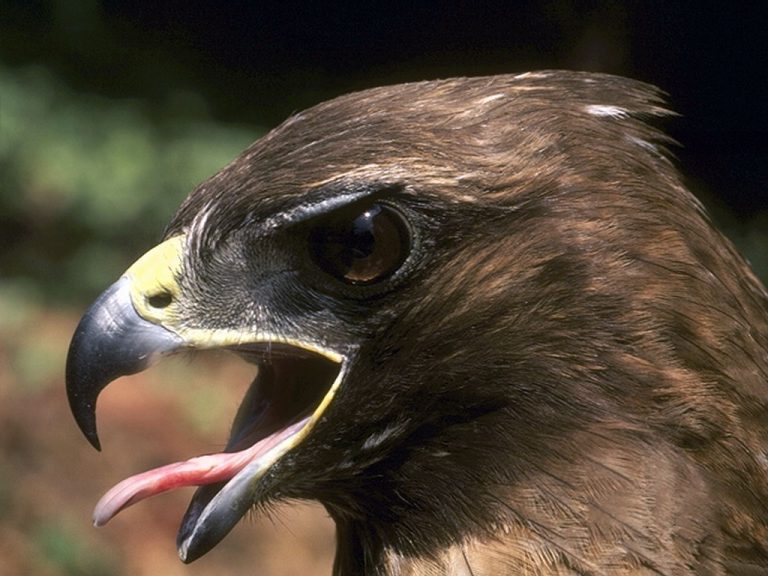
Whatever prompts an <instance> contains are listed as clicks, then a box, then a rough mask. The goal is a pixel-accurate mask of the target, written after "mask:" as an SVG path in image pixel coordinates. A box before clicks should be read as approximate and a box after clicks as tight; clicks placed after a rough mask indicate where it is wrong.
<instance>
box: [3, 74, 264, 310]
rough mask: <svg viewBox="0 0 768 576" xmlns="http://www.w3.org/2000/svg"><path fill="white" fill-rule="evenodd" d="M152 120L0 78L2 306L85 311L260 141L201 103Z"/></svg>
mask: <svg viewBox="0 0 768 576" xmlns="http://www.w3.org/2000/svg"><path fill="white" fill-rule="evenodd" d="M165 107H166V108H167V110H152V109H149V106H148V105H146V104H145V103H143V102H142V101H140V100H110V99H106V98H103V97H99V96H96V95H91V94H83V93H76V92H73V91H71V90H69V89H68V88H67V87H66V86H65V85H63V84H62V83H61V82H59V81H57V80H56V79H55V78H53V77H51V76H50V75H49V74H48V73H47V72H46V70H45V69H43V68H39V67H27V68H24V69H16V70H12V69H9V68H3V67H0V174H2V178H3V181H2V185H0V247H1V248H0V278H2V280H3V283H2V284H1V285H0V290H2V291H3V296H4V298H0V301H2V300H5V304H4V307H6V308H11V309H13V308H16V307H17V305H22V304H23V302H22V301H33V302H34V301H42V302H45V303H53V304H61V303H71V302H77V303H82V302H84V301H87V300H89V299H90V298H92V297H93V296H94V295H95V294H96V293H98V292H99V291H100V290H101V289H103V288H104V287H105V286H107V285H108V284H109V283H111V282H112V281H113V280H114V279H115V278H116V276H117V275H119V274H120V273H121V272H122V271H123V270H124V269H125V268H126V267H127V265H129V264H130V262H131V261H132V260H133V259H134V258H135V257H136V256H137V255H139V254H140V253H141V252H142V251H143V250H145V249H146V248H147V246H149V245H150V244H151V243H153V242H155V241H157V240H158V238H159V236H160V234H161V233H162V230H163V227H164V225H165V224H166V223H167V222H168V220H169V219H170V216H171V215H172V214H173V212H174V210H175V209H176V207H177V206H178V205H179V203H180V202H181V201H182V200H183V198H184V197H185V196H186V194H188V193H189V191H190V190H191V189H192V188H193V187H194V186H195V185H196V184H197V183H199V182H200V181H202V180H204V179H205V178H207V177H208V176H210V175H211V174H213V173H214V172H216V171H217V170H218V169H219V168H221V167H222V166H223V165H224V164H226V163H227V162H228V161H230V160H232V159H233V158H234V157H235V156H236V155H237V154H238V153H239V152H241V151H242V150H243V149H244V148H245V147H246V146H247V145H248V144H249V143H251V142H252V141H253V140H255V139H256V138H257V137H258V136H259V132H258V131H257V130H255V129H252V128H251V129H249V128H246V127H241V126H231V125H225V124H222V123H218V122H215V121H213V120H211V119H210V117H209V116H208V114H207V111H206V106H205V103H204V102H203V101H202V100H201V99H199V98H198V97H197V96H196V95H194V94H191V93H187V92H178V93H176V94H174V96H173V97H172V98H171V99H170V100H169V101H168V103H167V104H166V105H165Z"/></svg>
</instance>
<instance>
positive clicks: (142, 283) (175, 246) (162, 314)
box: [125, 235, 186, 324]
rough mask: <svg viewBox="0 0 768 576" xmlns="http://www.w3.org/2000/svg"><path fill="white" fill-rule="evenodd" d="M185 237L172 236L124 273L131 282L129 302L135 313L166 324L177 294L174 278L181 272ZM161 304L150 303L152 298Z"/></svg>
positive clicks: (151, 320)
mask: <svg viewBox="0 0 768 576" xmlns="http://www.w3.org/2000/svg"><path fill="white" fill-rule="evenodd" d="M185 238H186V237H185V236H184V235H181V236H174V237H173V238H170V239H168V240H166V241H165V242H162V243H161V244H158V245H157V246H155V247H154V248H152V249H151V250H150V251H149V252H147V253H146V254H144V256H142V257H141V258H139V259H138V260H137V261H136V262H135V263H134V264H133V265H132V266H131V267H130V268H128V270H127V271H126V272H125V275H126V276H127V277H128V278H129V280H130V283H131V301H132V302H133V306H134V308H136V312H138V313H139V315H140V316H141V317H142V318H144V319H145V320H148V321H150V322H155V323H158V324H166V323H167V322H168V320H170V319H171V318H173V316H174V311H175V308H176V303H177V301H178V297H179V284H178V282H177V280H176V279H177V278H178V276H179V274H180V273H181V267H182V258H183V252H184V244H185V242H184V241H185ZM164 298H166V299H167V298H169V299H170V303H168V304H167V305H164V306H153V305H152V303H153V301H155V300H153V299H157V301H162V300H163V299H164Z"/></svg>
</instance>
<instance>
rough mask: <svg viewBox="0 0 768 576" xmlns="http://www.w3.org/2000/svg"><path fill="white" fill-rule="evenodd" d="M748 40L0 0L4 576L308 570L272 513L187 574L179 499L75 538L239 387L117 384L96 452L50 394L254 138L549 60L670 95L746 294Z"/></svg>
mask: <svg viewBox="0 0 768 576" xmlns="http://www.w3.org/2000/svg"><path fill="white" fill-rule="evenodd" d="M726 6H727V7H726ZM766 30H768V9H766V8H764V7H760V6H759V3H757V2H754V3H747V2H744V3H731V4H726V3H719V2H718V3H716V2H658V1H649V2H640V1H637V2H635V1H629V2H617V1H613V2H611V1H604V2H566V1H564V0H544V1H538V2H534V1H520V2H512V1H510V2H505V3H479V2H476V1H474V2H466V1H465V2H417V1H413V2H381V3H372V2H348V3H344V4H342V3H333V2H311V1H308V2H301V3H298V2H254V1H250V2H249V1H245V0H234V1H229V2H223V1H222V2H210V3H203V2H192V1H178V0H174V1H168V2H139V1H134V0H126V1H119V0H101V1H99V0H71V1H68V0H47V1H45V0H41V1H21V0H0V429H1V430H0V450H1V452H0V458H1V459H2V465H1V466H0V518H1V519H0V573H2V574H8V575H13V574H32V573H34V574H41V575H47V574H50V575H53V576H59V575H63V574H85V575H96V574H171V575H172V574H185V575H189V574H198V575H203V574H219V575H226V574H237V573H242V574H251V573H257V572H258V573H259V574H265V575H281V574H294V573H303V574H304V573H309V574H315V573H316V574H323V573H327V570H328V566H329V562H330V551H329V546H330V539H329V538H330V536H329V534H330V532H329V527H328V526H327V524H325V525H320V524H318V522H320V520H318V514H317V512H316V511H314V512H309V513H304V512H302V513H300V514H299V516H298V518H296V517H291V518H292V519H291V520H288V521H286V522H285V523H286V524H287V535H286V530H285V529H283V530H282V531H280V528H281V527H282V528H286V526H282V525H281V522H280V521H278V522H277V525H276V526H273V525H272V524H270V523H269V522H268V523H267V524H260V523H258V522H255V524H254V525H253V526H250V527H247V528H242V529H240V528H239V529H238V530H240V531H239V532H238V531H236V533H235V534H234V535H233V536H232V537H231V538H230V539H229V541H228V542H225V544H224V545H223V548H221V549H217V550H216V551H214V553H213V554H212V555H211V556H210V557H206V558H205V559H203V560H201V561H200V563H196V564H195V565H193V566H190V567H183V566H181V565H180V564H179V563H178V561H177V560H176V558H175V551H174V548H173V538H174V534H175V529H176V525H175V523H176V522H177V521H178V519H179V518H180V516H181V513H182V511H183V508H184V506H185V501H186V499H187V498H188V496H189V495H188V494H181V496H169V497H164V498H165V499H162V498H158V499H157V501H156V502H152V503H149V504H142V505H140V506H137V507H136V509H135V511H134V510H133V509H132V510H131V511H129V512H126V513H125V515H124V516H123V517H121V518H120V519H118V520H117V521H116V522H115V523H114V526H113V525H110V527H109V528H107V529H105V530H102V531H99V532H95V531H93V530H91V529H90V527H89V525H88V524H89V520H88V513H89V509H90V507H91V506H92V505H93V503H95V501H96V499H97V498H98V496H99V495H100V493H101V492H103V491H104V490H105V489H106V488H107V487H108V486H109V485H110V483H112V482H115V481H117V480H119V479H120V478H121V475H123V476H124V475H125V474H129V473H135V472H137V471H139V470H142V469H144V468H146V467H148V466H153V465H157V464H158V463H165V462H168V461H170V460H172V459H178V458H180V457H188V456H190V455H192V454H194V453H200V452H205V451H210V450H211V445H212V444H213V445H214V446H215V444H214V443H213V442H212V440H211V439H212V438H217V439H218V438H223V437H224V435H225V433H226V423H227V420H228V418H231V415H232V414H233V413H234V410H235V407H236V405H237V395H238V394H239V393H236V391H232V390H230V391H229V392H228V394H231V397H230V396H227V400H226V401H224V402H223V403H222V401H221V399H220V396H221V392H218V391H216V390H214V391H213V392H212V389H211V387H210V383H209V382H208V381H206V380H203V381H200V382H198V384H189V382H190V381H191V379H192V377H193V376H194V375H197V376H200V375H201V374H203V375H205V374H210V376H211V378H215V374H214V373H213V372H210V373H209V372H206V369H207V368H206V369H186V370H184V369H178V368H177V369H176V370H175V371H167V372H165V373H162V374H163V376H162V378H161V380H163V382H161V383H159V384H158V387H157V388H156V389H155V388H153V384H152V382H153V380H149V379H147V380H142V379H141V378H143V377H140V378H138V379H136V380H134V387H123V388H121V387H119V386H118V387H117V389H118V390H122V392H116V393H115V394H118V395H117V396H110V397H109V398H107V399H105V400H104V405H103V406H102V407H101V408H100V410H101V409H102V408H103V410H104V411H106V412H107V416H109V417H107V416H104V415H103V414H102V412H100V415H101V416H104V422H105V423H106V422H109V421H110V419H111V420H114V421H115V423H114V424H113V425H112V427H111V428H110V427H107V428H106V430H104V431H103V432H102V436H103V440H104V444H105V447H106V451H105V454H104V455H96V454H95V453H94V454H92V453H91V451H90V450H88V448H87V446H86V445H85V441H84V440H82V439H81V438H80V437H79V436H78V434H77V432H76V430H75V429H74V425H73V424H72V421H71V418H70V417H69V415H68V413H67V409H66V403H65V400H64V398H63V383H62V367H63V363H64V357H65V353H66V346H67V342H68V339H69V337H70V335H71V333H72V330H73V328H74V324H75V322H76V318H77V315H78V314H79V313H80V312H81V311H82V309H83V307H84V306H85V305H86V304H87V302H89V301H90V300H92V299H93V298H94V297H95V295H96V294H97V293H98V292H99V291H101V290H102V289H103V288H104V287H105V286H107V285H108V284H109V283H111V282H112V281H113V279H114V278H115V277H116V276H117V275H119V274H120V273H121V272H122V270H124V269H125V268H126V267H127V266H128V265H129V264H130V263H131V262H132V261H133V260H134V259H135V258H136V257H137V256H138V255H140V254H141V253H143V252H144V251H145V250H146V249H147V247H148V246H150V245H151V244H152V243H153V242H155V241H156V240H157V239H158V238H159V236H160V234H161V232H162V228H163V225H164V224H165V222H167V221H168V219H169V218H170V216H171V214H172V212H173V210H174V209H175V207H176V206H177V205H178V204H179V203H180V202H181V200H182V199H183V198H184V196H185V195H186V193H187V192H188V191H189V190H190V189H191V188H192V187H193V186H194V185H195V184H196V183H197V182H199V181H200V180H202V179H204V178H205V177H207V176H209V175H210V174H212V173H214V172H215V171H216V170H217V169H218V168H219V167H220V166H222V165H223V164H225V163H226V162H227V161H228V160H230V159H231V158H233V157H234V156H235V155H236V154H237V152H238V151H239V150H241V149H242V148H244V147H245V146H246V145H247V144H248V143H249V142H250V141H252V140H253V139H255V138H257V137H259V136H260V135H262V134H263V133H264V132H265V131H266V130H268V129H269V128H271V127H273V126H275V125H276V124H278V123H279V122H281V121H282V120H283V119H285V118H286V117H287V116H288V115H289V114H291V113H293V112H296V111H299V110H301V109H303V108H305V107H307V106H310V105H313V104H315V103H318V102H320V101H322V100H325V99H328V98H331V97H333V96H337V95H339V94H342V93H345V92H349V91H351V90H357V89H361V88H366V87H371V86H376V85H382V84H389V83H397V82H405V81H412V80H423V79H429V78H439V77H450V76H460V75H473V76H475V75H482V74H497V73H508V72H523V71H527V70H535V69H545V68H570V69H581V70H592V71H601V72H611V73H616V74H621V75H626V76H631V77H634V78H638V79H641V80H644V81H647V82H650V83H653V84H656V85H658V86H660V87H662V88H663V89H664V90H665V91H666V92H667V93H668V94H669V101H670V104H671V106H672V108H673V109H674V110H676V111H677V112H679V113H680V114H681V116H680V117H679V118H676V119H673V120H670V121H669V122H667V123H666V124H665V128H666V129H667V130H668V131H669V132H670V133H671V134H672V136H673V137H674V138H675V139H676V140H677V141H678V142H680V143H681V147H679V148H678V149H676V151H675V152H676V154H677V156H678V159H679V165H680V167H681V170H682V171H683V173H684V174H685V175H686V178H687V181H688V184H689V186H690V187H691V189H692V190H693V191H694V193H695V194H697V195H698V196H699V197H700V198H701V199H702V200H703V201H704V202H705V204H706V205H707V206H708V207H709V209H710V211H711V212H712V214H713V217H714V219H715V221H716V222H717V223H718V224H719V225H720V226H721V227H722V228H723V229H724V231H725V232H726V234H727V235H728V236H729V237H730V238H731V239H732V240H733V241H734V242H735V243H736V244H737V246H738V247H739V249H740V250H741V251H742V252H743V253H744V254H745V255H746V256H747V257H748V259H749V260H750V261H751V262H752V263H753V265H754V267H755V269H756V271H757V272H758V274H759V275H761V277H762V278H763V280H764V281H765V280H766V279H767V278H768V186H766V182H767V181H768V114H767V113H766V102H768V40H766V38H768V33H767V32H766ZM206 366H207V365H206ZM200 377H203V376H200ZM151 378H154V379H155V380H157V377H156V376H153V377H151ZM217 381H218V379H217ZM136 390H139V391H141V392H140V393H138V392H136ZM169 390H170V391H169ZM110 398H111V400H110ZM217 402H218V403H217ZM137 407H138V408H137ZM137 410H138V413H137ZM110 435H111V436H110ZM216 441H218V440H216ZM142 442H143V443H142ZM137 446H138V447H137ZM141 454H148V455H146V456H141ZM142 458H143V459H142ZM126 460H127V461H126ZM84 476H85V478H84ZM320 516H322V515H320ZM317 526H320V527H319V528H318V527H317ZM275 532H278V533H279V536H278V537H276V538H274V539H273V540H270V538H272V536H270V535H271V534H274V533H275ZM270 550H272V551H273V552H274V551H275V550H276V551H277V552H274V553H273V555H272V556H269V555H268V553H269V551H270ZM275 554H277V555H275Z"/></svg>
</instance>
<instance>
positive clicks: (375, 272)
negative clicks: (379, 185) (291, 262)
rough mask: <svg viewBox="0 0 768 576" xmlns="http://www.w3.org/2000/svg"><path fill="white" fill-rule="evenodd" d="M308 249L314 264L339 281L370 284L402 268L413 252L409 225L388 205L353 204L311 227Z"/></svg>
mask: <svg viewBox="0 0 768 576" xmlns="http://www.w3.org/2000/svg"><path fill="white" fill-rule="evenodd" d="M309 249H310V255H311V257H312V260H313V261H314V262H315V264H316V265H317V266H319V267H320V268H321V269H322V270H323V271H325V272H326V273H328V274H330V275H331V276H333V277H334V278H336V279H337V280H340V281H342V282H344V283H345V284H349V285H354V286H370V285H373V284H378V283H380V282H383V281H385V280H387V279H388V278H391V277H392V276H393V275H394V274H395V273H396V272H397V271H398V270H399V269H400V268H401V267H402V265H403V263H404V262H405V261H406V259H407V258H408V255H409V254H410V251H411V234H410V227H409V226H408V223H407V221H406V220H405V217H404V216H403V215H402V213H401V212H400V211H399V210H396V209H395V208H393V207H392V206H390V205H389V204H385V203H382V202H374V203H369V204H365V205H363V206H360V205H355V206H350V207H348V208H344V209H342V210H338V211H336V212H334V213H333V214H331V215H329V216H328V217H326V218H324V219H323V220H321V221H320V222H318V224H317V225H316V226H315V227H314V228H312V230H311V231H310V235H309Z"/></svg>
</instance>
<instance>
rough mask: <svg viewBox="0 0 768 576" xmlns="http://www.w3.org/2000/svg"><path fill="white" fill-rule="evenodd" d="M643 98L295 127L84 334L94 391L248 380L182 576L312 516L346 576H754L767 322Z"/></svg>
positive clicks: (338, 104)
mask: <svg viewBox="0 0 768 576" xmlns="http://www.w3.org/2000/svg"><path fill="white" fill-rule="evenodd" d="M666 114H667V111H666V110H665V108H664V105H663V103H662V102H661V100H660V96H659V93H658V92H657V91H656V90H655V89H653V88H652V87H649V86H647V85H644V84H641V83H639V82H634V81H630V80H626V79H621V78H617V77H612V76H606V75H598V74H586V73H571V72H541V73H530V74H522V75H517V76H511V75H510V76H497V77H488V78H462V79H454V80H446V81H434V82H422V83H414V84H405V85H401V86H391V87H385V88H378V89H374V90H368V91H365V92H360V93H357V94H351V95H348V96H344V97H341V98H337V99H335V100H333V101H330V102H327V103H324V104H320V105H319V106H316V107H314V108H312V109H310V110H307V111H306V112H303V113H301V114H297V115H296V116H293V117H292V118H290V119H289V120H287V121H286V122H285V123H284V124H282V125H281V126H279V127H278V128H276V129H275V130H273V131H272V132H271V133H269V134H268V135H267V136H265V137H264V138H262V139H261V140H259V141H258V142H256V143H255V144H253V145H252V146H251V147H250V148H248V149H247V150H246V151H245V152H244V153H243V154H242V155H240V156H239V157H238V158H237V159H235V160H234V161H233V162H232V163H231V164H230V165H228V166H227V167H225V168H224V169H223V170H222V171H221V172H219V173H218V174H216V175H215V176H213V177H212V178H211V179H210V180H208V181H206V182H204V183H203V184H201V185H200V186H199V187H198V188H197V189H196V190H195V191H193V192H192V194H191V195H190V196H189V197H188V198H187V199H186V201H185V202H184V203H183V204H182V206H181V207H180V208H179V210H178V212H177V213H176V215H175V216H174V217H173V219H172V220H171V223H170V225H169V226H168V229H167V231H166V234H165V239H164V241H163V242H162V243H161V244H160V245H158V246H156V247H155V248H153V249H151V250H150V251H149V252H147V253H146V254H145V255H144V256H143V257H141V258H140V259H139V260H138V261H137V262H136V263H135V264H134V265H133V266H131V267H130V268H129V269H128V271H127V272H126V273H125V275H124V276H123V277H121V278H120V279H119V280H118V281H117V282H116V283H115V284H113V285H112V286H111V287H110V288H108V289H107V290H106V292H104V294H102V295H101V296H100V297H99V299H98V300H97V301H96V302H95V303H94V304H93V306H92V307H91V308H90V309H89V310H88V312H87V313H86V314H85V316H84V317H83V319H82V321H81V322H80V325H79V326H78V328H77V331H76V333H75V335H74V338H73V341H72V344H71V348H70V351H69V358H68V361H67V391H68V394H69V401H70V404H71V407H72V411H73V413H74V415H75V418H76V420H77V422H78V424H79V425H80V428H81V429H82V430H83V432H84V433H85V435H86V436H87V437H88V439H89V440H90V441H91V443H92V444H94V445H95V446H96V447H98V444H99V443H98V438H97V434H96V424H95V408H96V399H97V396H98V394H99V392H100V391H101V390H102V389H103V388H104V387H105V386H106V385H107V384H108V383H109V382H110V381H112V380H114V379H116V378H117V377H119V376H122V375H127V374H131V373H134V372H137V371H139V370H142V369H144V368H145V367H147V366H148V365H149V364H151V363H152V361H153V360H154V359H155V358H157V357H159V356H162V355H165V354H172V353H176V352H181V351H185V350H195V349H208V348H222V349H226V350H230V351H232V352H234V353H235V354H238V355H240V356H242V358H244V359H245V360H246V361H248V362H251V363H255V364H257V365H258V367H259V368H258V376H257V377H256V379H255V380H254V382H253V383H252V384H251V387H250V389H249V390H248V392H247V394H246V395H245V398H244V399H243V402H242V405H241V406H240V408H239V410H238V412H237V415H236V416H235V419H234V423H233V425H232V432H231V437H230V438H229V441H228V443H227V445H226V449H225V450H224V452H223V453H220V454H210V455H206V456H200V457H197V458H193V459H191V460H188V461H186V462H180V463H177V464H171V465H169V466H166V467H163V468H159V469H157V470H153V471H149V472H146V473H144V474H140V475H138V476H135V477H133V478H129V479H128V480H126V481H124V482H123V483H121V484H119V485H118V486H116V487H115V488H114V489H113V490H112V491H110V492H109V493H107V495H106V496H105V497H104V498H103V499H102V501H101V502H100V503H99V504H98V506H97V508H96V512H95V521H96V523H97V524H103V523H105V522H106V521H108V520H109V519H110V518H111V517H112V516H113V515H115V514H116V513H117V512H119V511H120V510H121V509H123V508H125V507H126V506H129V505H131V504H133V503H135V502H137V501H138V500H141V499H143V498H145V497H147V496H151V495H153V494H156V493H158V492H161V491H163V490H167V489H171V488H174V487H178V486H188V485H197V486H200V488H199V489H198V491H197V492H196V494H195V496H194V498H193V499H192V502H191V504H190V506H189V509H188V510H187V513H186V515H185V517H184V519H183V522H182V524H181V528H180V531H179V537H178V546H179V552H180V555H181V558H182V559H183V560H184V561H187V562H189V561H192V560H194V559H195V558H198V557H199V556H201V555H202V554H204V553H206V552H207V551H208V550H210V549H211V548H212V547H214V546H215V545H216V544H217V543H218V542H219V541H220V540H221V539H222V538H224V536H225V535H226V534H227V533H228V532H229V531H230V530H231V529H232V527H233V526H234V525H235V524H236V523H237V522H238V521H239V520H240V518H241V517H242V516H243V515H244V514H245V513H246V512H247V511H248V510H249V509H251V508H253V507H254V506H258V505H261V504H266V503H269V502H270V501H274V500H277V499H285V498H292V499H313V500H317V501H319V502H321V503H322V504H323V505H324V506H325V508H326V509H327V510H328V512H329V514H330V515H331V517H332V518H333V519H334V521H335V522H336V525H337V534H338V551H337V559H336V565H335V569H334V570H335V572H336V573H337V574H339V575H359V574H370V575H378V576H384V575H396V574H402V575H406V574H414V575H430V574H473V575H475V576H478V575H481V574H484V575H503V574H531V575H545V574H546V575H565V574H569V575H573V574H593V575H604V574H606V575H607V574H610V575H616V574H621V575H629V574H633V575H634V574H656V575H660V574H663V575H667V576H672V575H674V576H681V575H693V574H696V575H703V574H707V575H713V576H714V575H726V574H728V575H746V574H765V573H768V295H767V294H766V291H765V289H764V288H763V287H762V286H761V285H760V283H759V281H758V280H757V279H756V277H755V276H754V274H753V273H752V272H751V271H750V270H749V268H748V266H747V265H746V264H745V263H744V261H743V260H742V259H741V257H740V256H738V255H737V253H736V252H735V250H734V249H733V247H732V246H731V244H730V243H729V242H728V241H726V240H725V239H724V238H723V237H722V236H721V235H720V233H718V232H717V231H716V230H715V229H714V228H713V226H712V225H711V223H710V222H709V220H708V218H707V216H706V215H705V214H704V212H703V210H702V208H701V207H700V206H699V204H698V203H697V202H696V201H695V200H694V198H693V197H692V196H691V195H690V194H689V193H688V192H687V191H686V189H685V188H684V186H683V184H682V183H681V179H680V177H679V176H678V174H677V172H676V170H675V169H674V167H673V165H672V163H671V162H670V160H669V159H668V157H667V155H666V152H665V144H667V143H668V140H667V138H665V137H664V136H663V135H662V134H661V133H660V132H658V131H657V130H656V129H655V128H653V127H651V126H649V125H648V124H646V123H645V121H646V120H647V119H652V118H654V117H659V116H664V115H666Z"/></svg>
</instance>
